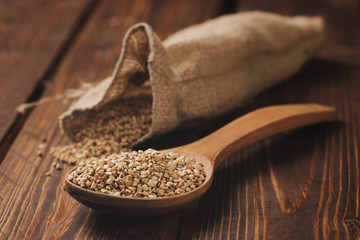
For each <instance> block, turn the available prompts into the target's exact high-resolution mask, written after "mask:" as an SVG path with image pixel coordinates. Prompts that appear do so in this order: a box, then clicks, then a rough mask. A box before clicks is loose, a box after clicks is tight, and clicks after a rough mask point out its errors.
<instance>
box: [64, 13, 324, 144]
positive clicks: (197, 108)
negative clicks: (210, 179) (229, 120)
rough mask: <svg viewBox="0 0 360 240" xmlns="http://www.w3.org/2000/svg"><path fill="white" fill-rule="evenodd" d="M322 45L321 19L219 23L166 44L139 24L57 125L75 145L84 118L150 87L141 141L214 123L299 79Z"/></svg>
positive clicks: (230, 18) (261, 17)
mask: <svg viewBox="0 0 360 240" xmlns="http://www.w3.org/2000/svg"><path fill="white" fill-rule="evenodd" d="M323 39H324V27H323V21H322V19H321V18H319V17H303V16H299V17H285V16H280V15H276V14H272V13H264V12H246V13H238V14H232V15H227V16H222V17H219V18H216V19H213V20H209V21H207V22H205V23H202V24H199V25H195V26H192V27H188V28H186V29H184V30H182V31H179V32H177V33H175V34H173V35H172V36H170V37H169V38H168V39H166V40H165V41H163V42H161V41H160V40H159V38H158V37H157V36H156V34H155V33H154V32H153V30H152V29H151V27H150V26H149V25H147V24H146V23H140V24H136V25H135V26H133V27H131V28H130V29H129V30H128V32H127V33H126V36H125V38H124V40H123V48H122V52H121V55H120V58H119V60H118V62H117V64H116V67H115V70H114V73H113V75H112V76H111V77H109V78H106V79H105V80H103V81H102V82H100V83H99V84H98V85H97V86H95V87H93V88H92V89H90V90H88V91H87V92H86V93H85V94H84V95H83V96H82V97H81V98H80V99H79V100H78V101H77V102H75V103H73V105H72V106H71V107H70V108H69V109H68V111H66V112H65V113H64V114H62V115H61V117H60V125H61V127H62V129H63V130H64V132H65V133H66V134H67V135H68V136H69V137H70V138H71V139H74V133H73V131H72V129H74V126H77V127H78V126H79V125H81V122H82V120H81V113H82V112H84V111H86V110H87V109H91V108H94V107H96V106H99V105H102V104H107V103H109V102H111V101H112V100H114V99H117V98H119V97H124V96H126V95H136V94H139V93H141V92H142V91H145V92H146V88H142V87H140V86H141V84H142V83H143V82H144V81H145V80H148V79H150V83H151V90H150V91H151V92H152V97H153V105H152V111H153V120H152V126H151V130H150V132H149V133H148V134H147V135H146V136H145V137H144V138H148V137H151V136H153V135H157V134H162V133H165V132H168V131H170V130H173V129H174V128H176V127H178V126H180V125H182V124H184V123H185V122H187V121H191V120H195V119H207V118H212V117H216V116H219V115H221V114H223V113H225V112H227V111H229V110H231V109H233V108H237V107H240V106H241V105H242V104H243V103H244V101H245V100H247V99H249V98H250V97H252V96H254V95H255V94H256V93H258V92H260V91H261V90H263V89H265V88H268V87H269V86H271V85H274V84H276V83H278V82H280V81H281V80H284V79H286V78H287V77H289V76H290V75H292V74H293V73H295V72H296V71H297V70H299V68H300V67H301V66H302V64H303V63H304V62H305V61H306V60H307V59H309V57H310V56H311V55H313V54H314V52H315V51H316V50H317V49H318V47H319V46H320V44H321V43H322V41H323ZM89 71H91V69H89ZM144 138H143V139H144Z"/></svg>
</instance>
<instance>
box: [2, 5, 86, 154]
mask: <svg viewBox="0 0 360 240" xmlns="http://www.w3.org/2000/svg"><path fill="white" fill-rule="evenodd" d="M91 3H92V1H91V0H83V1H72V0H65V1H56V0H55V1H54V0H52V1H47V0H36V1H31V2H29V1H18V0H15V1H13V0H5V1H1V2H0V76H1V78H0V84H1V87H0V109H1V111H0V143H3V140H4V136H5V134H6V132H7V131H9V128H10V126H11V125H12V124H13V123H14V121H15V118H16V114H17V113H16V108H17V106H18V105H20V104H21V103H23V102H25V101H26V100H27V99H28V98H29V97H30V95H31V94H32V93H33V91H34V90H35V88H36V86H37V84H39V83H40V81H42V80H46V78H48V77H50V76H49V74H50V73H51V69H52V68H53V67H54V64H55V62H56V61H59V60H60V59H59V58H60V56H61V52H62V51H63V49H64V48H65V47H66V46H67V44H68V42H69V40H70V39H71V35H72V34H73V32H74V30H75V29H76V26H77V25H78V23H79V21H81V18H83V17H84V16H83V15H84V13H86V11H87V9H88V8H89V6H90V4H91ZM16 127H18V126H16ZM2 155H3V154H1V156H2ZM0 161H1V160H0Z"/></svg>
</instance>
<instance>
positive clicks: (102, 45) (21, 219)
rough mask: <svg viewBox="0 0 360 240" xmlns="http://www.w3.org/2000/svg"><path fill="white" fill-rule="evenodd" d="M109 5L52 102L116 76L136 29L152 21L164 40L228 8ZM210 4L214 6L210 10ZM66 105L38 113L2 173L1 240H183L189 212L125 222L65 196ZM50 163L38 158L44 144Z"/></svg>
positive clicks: (84, 36) (101, 8) (62, 71)
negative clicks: (62, 117)
mask: <svg viewBox="0 0 360 240" xmlns="http://www.w3.org/2000/svg"><path fill="white" fill-rule="evenodd" d="M191 2H192V1H171V2H170V1H141V0H137V1H130V0H129V1H115V0H114V1H101V3H99V5H98V6H97V8H96V9H95V11H94V13H93V15H92V16H91V19H90V20H89V22H87V24H86V26H85V28H84V29H83V31H81V32H80V33H79V35H78V36H77V37H76V41H75V42H74V43H73V44H72V45H71V48H70V49H69V51H68V52H67V54H66V56H65V58H64V60H63V62H62V64H61V65H60V67H59V68H58V69H57V73H56V75H55V77H54V80H53V83H52V84H51V85H50V86H49V87H48V89H47V90H46V91H45V93H44V96H52V95H55V94H57V93H60V92H62V91H64V90H65V89H67V88H75V87H77V86H78V85H79V82H80V81H95V80H101V79H102V78H104V77H107V76H108V75H110V74H111V73H112V70H113V67H114V65H115V62H116V60H117V58H118V56H119V53H120V49H121V40H122V37H123V35H124V33H125V31H126V30H127V28H128V27H129V26H131V25H132V24H134V23H136V22H139V21H147V22H149V24H150V25H152V26H154V30H155V31H156V32H158V33H159V35H160V36H163V37H164V36H166V35H168V34H169V33H171V32H174V31H176V30H178V29H179V28H183V27H186V26H188V25H191V24H195V23H198V22H201V21H204V20H206V19H207V18H211V17H214V16H216V15H217V14H219V9H220V8H221V7H220V5H221V4H220V1H217V0H214V1H197V3H194V4H190V3H191ZM205 2H206V4H205ZM66 108H67V106H62V105H61V104H60V103H59V102H51V103H49V104H46V105H42V106H39V107H37V108H36V109H35V110H34V111H33V112H32V113H31V114H30V116H29V118H28V119H27V121H26V123H25V124H24V126H23V128H22V130H21V131H20V133H19V135H18V136H17V138H16V140H15V142H14V143H13V145H12V147H11V148H10V149H9V152H8V154H7V156H6V157H5V159H4V160H3V162H2V163H1V165H0V229H1V232H0V239H40V238H44V239H59V238H60V239H85V238H91V239H94V238H101V239H103V238H105V239H112V238H122V239H175V238H176V237H177V235H178V232H179V226H180V222H181V214H182V211H178V212H175V213H172V214H170V215H166V216H162V217H149V218H118V217H112V216H108V215H101V214H98V213H96V212H93V211H91V210H90V209H88V208H86V207H85V206H82V205H81V204H79V203H77V202H75V201H74V200H73V199H72V198H71V197H70V196H69V195H68V194H67V193H66V192H65V191H64V190H63V189H62V184H63V180H64V179H63V177H62V174H63V173H64V172H65V171H66V170H68V169H69V168H70V167H69V166H63V167H64V170H63V171H56V170H54V169H52V170H51V171H52V174H53V175H52V177H45V172H46V171H48V170H49V169H51V159H50V155H49V153H48V151H49V148H50V145H51V146H56V145H59V144H64V143H65V142H66V138H65V137H64V136H62V134H61V133H60V131H59V129H58V128H57V122H58V121H57V118H58V115H59V114H60V113H62V112H63V111H64V110H66ZM44 136H45V137H46V138H47V139H48V140H49V145H48V146H47V147H46V149H45V157H44V158H37V157H36V151H37V147H38V145H39V144H40V142H41V139H42V137H44Z"/></svg>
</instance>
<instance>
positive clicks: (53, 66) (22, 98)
mask: <svg viewBox="0 0 360 240" xmlns="http://www.w3.org/2000/svg"><path fill="white" fill-rule="evenodd" d="M359 5H360V3H359V1H358V0H326V1H324V0H304V1H297V0H273V1H264V0H243V1H241V0H239V1H220V0H197V1H190V0H171V1H166V0H161V1H145V0H121V1H115V0H106V1H95V0H81V1H80V0H79V1H73V0H62V1H56V0H34V1H23V0H2V1H1V2H0V109H1V110H0V161H1V164H0V239H41V238H44V239H85V238H89V239H113V238H117V239H191V238H195V239H236V238H240V239H356V238H359V237H360V217H359V210H360V209H359V203H360V199H359V197H360V196H359V195H360V182H359V175H360V170H359V164H360V161H359V150H360V107H359V106H360V82H359V81H360V27H359V25H360V14H359V11H360V10H359V9H360V6H359ZM247 10H265V11H271V12H277V13H281V14H284V15H297V14H305V15H322V16H323V17H324V19H325V20H326V23H327V32H328V39H327V42H326V43H325V44H324V46H323V48H322V49H321V51H320V52H319V54H318V55H317V56H316V58H315V59H313V60H312V61H310V62H309V63H308V64H306V66H304V67H303V69H302V70H301V71H300V72H299V73H298V74H296V75H295V76H293V77H291V78H290V79H288V81H286V82H285V83H283V84H280V85H277V86H276V87H274V88H272V89H269V90H268V91H266V92H264V93H262V94H260V95H259V96H257V97H255V98H254V101H253V102H252V103H251V104H249V105H248V106H247V107H245V108H242V109H237V110H235V111H233V112H231V113H229V114H227V115H226V116H224V117H221V118H219V119H216V120H213V121H211V122H208V123H207V124H205V125H202V126H198V127H194V128H192V129H187V130H182V131H175V132H173V133H170V134H168V135H166V136H163V137H162V138H160V139H157V140H154V141H152V142H148V143H146V144H144V145H143V146H141V147H143V148H145V147H149V146H151V147H154V148H159V149H161V148H165V147H171V146H177V145H179V144H184V143H187V142H191V141H194V140H196V139H198V138H200V137H201V136H204V135H206V134H208V133H210V132H211V131H213V130H215V129H217V128H219V127H220V126H222V125H224V124H226V123H227V122H229V121H231V120H232V119H235V118H236V117H238V116H240V115H242V114H244V113H246V112H249V111H251V110H254V109H257V108H260V107H263V106H268V105H274V104H285V103H306V102H317V103H323V104H328V105H332V106H335V107H336V109H337V117H338V119H339V121H337V122H333V123H327V124H318V125H315V126H311V127H306V128H302V129H300V130H297V131H294V132H291V133H286V134H281V135H277V136H275V137H271V138H269V139H266V140H264V141H261V142H259V143H257V144H254V145H252V146H250V147H248V148H246V149H244V150H242V151H239V152H237V153H235V154H233V155H232V156H231V157H229V159H228V160H227V161H225V163H224V164H223V165H222V166H220V167H219V169H218V170H217V172H216V175H215V179H214V183H213V186H212V187H211V189H210V191H209V192H208V193H206V194H205V195H204V196H203V197H202V198H201V199H200V200H199V201H197V202H194V203H192V204H190V205H189V206H187V207H185V208H184V209H182V210H180V211H177V212H174V213H172V214H169V215H166V216H159V217H147V218H130V217H119V216H109V215H103V214H99V213H97V212H94V211H92V210H90V209H88V208H86V207H85V206H82V205H80V204H79V203H77V202H75V201H74V200H73V199H71V198H70V197H69V195H67V193H66V192H65V191H64V190H63V189H62V184H63V181H64V179H63V175H64V173H65V172H66V171H67V170H68V169H69V168H70V167H69V166H63V168H64V169H63V170H62V171H55V170H52V172H53V176H52V177H45V172H47V171H48V170H49V169H50V167H51V162H52V160H51V158H50V154H49V152H48V151H49V149H50V147H51V146H56V145H59V144H64V143H66V142H67V139H66V138H65V137H64V136H62V134H61V133H60V131H59V128H58V126H57V117H58V115H59V114H60V113H62V112H63V111H64V110H66V108H67V106H68V105H63V104H61V103H60V102H50V103H48V104H44V105H41V106H38V107H36V108H34V109H32V110H31V111H29V112H27V113H26V114H24V115H19V114H17V113H16V111H15V108H16V107H17V106H18V105H19V104H20V103H23V102H27V101H33V100H36V99H39V98H42V97H47V96H53V95H55V94H58V93H61V92H63V91H64V90H65V89H68V88H76V87H78V86H79V82H80V81H97V80H100V79H102V78H104V77H107V76H108V75H110V74H111V72H112V69H113V67H114V64H115V62H116V60H117V58H118V56H119V53H120V51H121V40H122V37H123V36H124V33H125V31H126V30H127V28H128V27H130V26H131V25H132V24H134V23H137V22H140V21H146V22H148V23H149V24H150V25H151V26H152V27H153V28H154V30H155V32H157V33H158V35H159V36H160V37H161V38H162V39H164V38H165V37H166V36H168V35H170V34H171V33H173V32H175V31H177V30H179V29H181V28H184V27H186V26H189V25H192V24H195V23H199V22H202V21H204V20H206V19H209V18H213V17H216V16H219V15H221V14H225V13H231V12H238V11H247ZM43 137H46V138H47V139H48V141H49V144H48V145H47V148H46V149H45V156H44V158H39V157H36V152H37V148H38V146H39V144H40V142H41V139H42V138H43Z"/></svg>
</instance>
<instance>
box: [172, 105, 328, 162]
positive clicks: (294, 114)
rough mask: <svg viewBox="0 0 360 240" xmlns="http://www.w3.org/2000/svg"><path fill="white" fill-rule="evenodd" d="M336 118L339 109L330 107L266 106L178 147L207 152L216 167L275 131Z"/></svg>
mask: <svg viewBox="0 0 360 240" xmlns="http://www.w3.org/2000/svg"><path fill="white" fill-rule="evenodd" d="M334 119H335V109H334V108H333V107H330V106H324V105H318V104H289V105H278V106H271V107H264V108H261V109H258V110H255V111H253V112H250V113H248V114H245V115H244V116H242V117H240V118H238V119H236V120H234V121H232V122H231V123H229V124H227V125H226V126H224V127H222V128H220V129H219V130H217V131H215V132H213V133H212V134H210V135H208V136H206V137H204V138H202V139H200V140H198V141H196V142H194V143H190V144H188V145H185V146H182V147H179V148H177V149H179V150H185V151H189V152H195V153H198V154H201V155H204V156H205V157H207V158H208V159H210V160H211V161H212V163H213V165H214V167H215V168H216V167H217V166H218V165H219V164H220V163H222V161H223V160H224V159H225V158H226V157H228V156H229V155H230V154H232V153H234V152H236V151H238V150H240V149H242V148H244V147H246V146H248V145H250V144H252V143H255V142H257V141H259V140H261V139H264V138H266V137H269V136H271V135H273V134H276V133H280V132H284V131H287V130H291V129H294V128H298V127H302V126H306V125H310V124H314V123H319V122H325V121H331V120H334Z"/></svg>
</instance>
